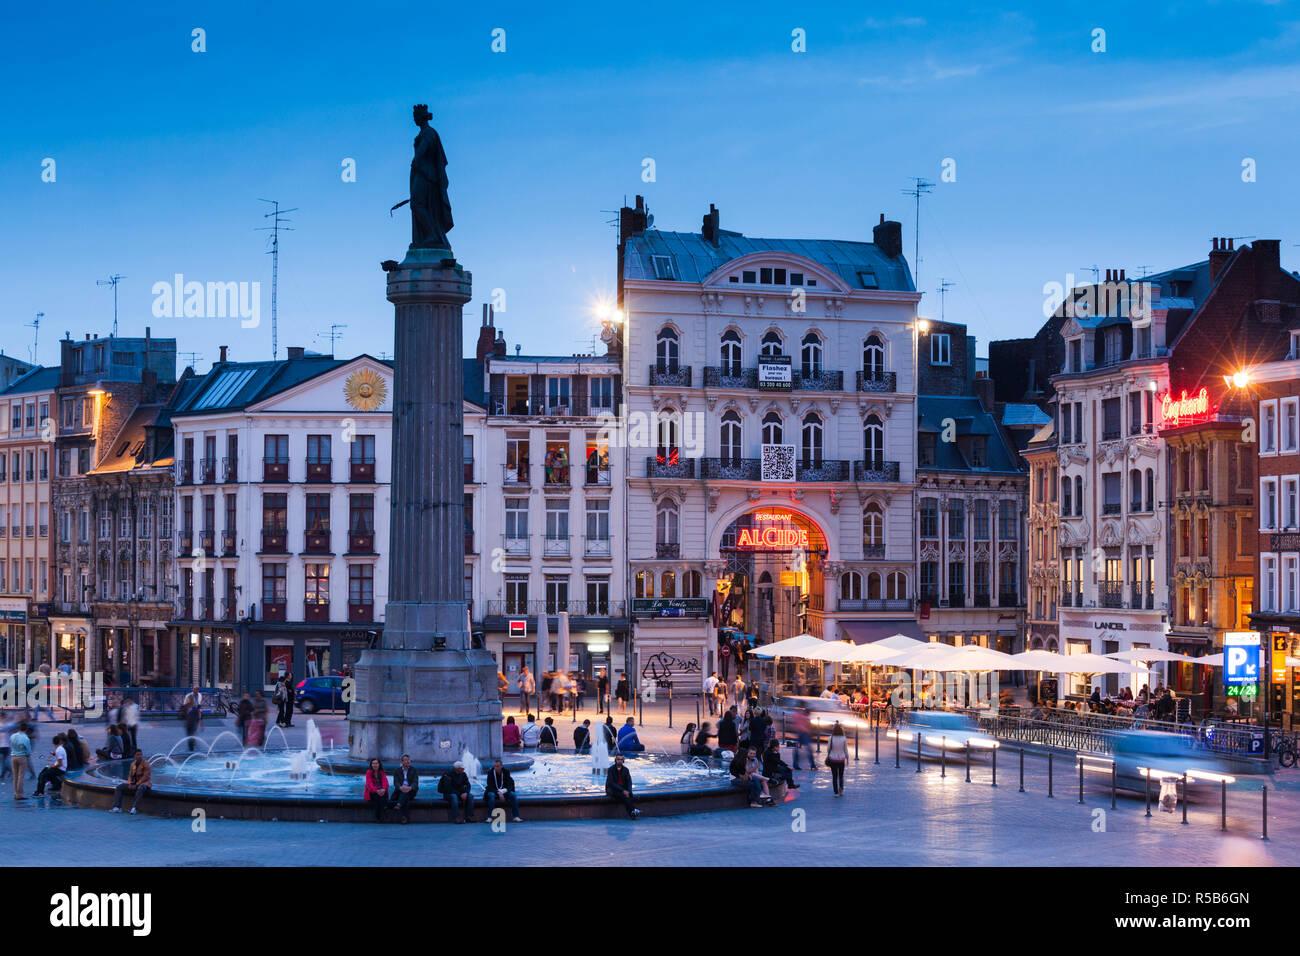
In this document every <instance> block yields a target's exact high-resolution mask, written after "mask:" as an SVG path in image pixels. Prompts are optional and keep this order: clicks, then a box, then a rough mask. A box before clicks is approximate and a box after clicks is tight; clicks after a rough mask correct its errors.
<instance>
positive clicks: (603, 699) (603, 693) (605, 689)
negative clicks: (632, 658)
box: [596, 670, 609, 714]
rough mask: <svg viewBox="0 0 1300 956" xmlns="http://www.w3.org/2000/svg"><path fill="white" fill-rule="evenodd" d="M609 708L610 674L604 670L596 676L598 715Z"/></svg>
mask: <svg viewBox="0 0 1300 956" xmlns="http://www.w3.org/2000/svg"><path fill="white" fill-rule="evenodd" d="M608 708H609V672H608V671H606V670H602V671H601V672H600V673H599V674H598V675H597V676H596V713H598V714H603V713H604V712H605V711H606V710H607V709H608Z"/></svg>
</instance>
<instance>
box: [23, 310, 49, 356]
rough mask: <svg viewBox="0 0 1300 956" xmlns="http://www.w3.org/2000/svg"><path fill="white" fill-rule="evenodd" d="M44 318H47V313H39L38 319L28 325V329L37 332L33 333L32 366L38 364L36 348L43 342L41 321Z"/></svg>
mask: <svg viewBox="0 0 1300 956" xmlns="http://www.w3.org/2000/svg"><path fill="white" fill-rule="evenodd" d="M43 318H45V313H44V312H37V313H36V318H34V319H32V321H30V322H28V323H27V327H28V328H29V329H35V330H36V331H35V332H33V333H32V351H31V359H32V364H33V365H35V364H36V346H37V345H39V344H40V341H41V319H43Z"/></svg>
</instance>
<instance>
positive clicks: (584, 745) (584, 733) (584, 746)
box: [573, 720, 591, 754]
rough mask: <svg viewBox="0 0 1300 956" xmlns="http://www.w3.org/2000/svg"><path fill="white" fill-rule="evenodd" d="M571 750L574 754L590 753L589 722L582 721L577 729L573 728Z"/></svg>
mask: <svg viewBox="0 0 1300 956" xmlns="http://www.w3.org/2000/svg"><path fill="white" fill-rule="evenodd" d="M573 750H574V753H579V754H589V753H591V721H590V720H584V721H583V722H582V723H581V724H579V725H578V726H577V727H574V728H573Z"/></svg>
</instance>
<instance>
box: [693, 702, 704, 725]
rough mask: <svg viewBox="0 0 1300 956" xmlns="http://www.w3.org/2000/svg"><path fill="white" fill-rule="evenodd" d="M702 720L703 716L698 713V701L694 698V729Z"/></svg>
mask: <svg viewBox="0 0 1300 956" xmlns="http://www.w3.org/2000/svg"><path fill="white" fill-rule="evenodd" d="M703 719H704V715H703V714H702V713H700V699H699V698H698V697H696V698H695V726H696V727H698V726H700V721H702V720H703Z"/></svg>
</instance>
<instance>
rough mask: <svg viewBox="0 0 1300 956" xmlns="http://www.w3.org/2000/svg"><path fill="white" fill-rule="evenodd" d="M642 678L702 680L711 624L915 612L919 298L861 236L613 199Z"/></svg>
mask: <svg viewBox="0 0 1300 956" xmlns="http://www.w3.org/2000/svg"><path fill="white" fill-rule="evenodd" d="M619 280H620V282H619V305H620V308H621V309H622V313H623V316H624V322H623V326H622V333H623V336H622V339H621V341H620V347H621V348H622V350H623V369H624V372H623V375H624V383H625V389H626V405H627V418H628V422H629V429H628V440H627V442H626V444H627V449H626V455H627V462H628V464H627V548H628V563H629V573H630V574H631V580H632V584H631V602H632V608H631V613H632V617H633V647H634V652H633V659H632V660H630V661H629V665H630V666H631V667H632V668H633V669H634V670H635V671H636V675H637V680H638V681H643V680H648V679H659V680H661V679H663V677H664V675H667V676H668V677H669V678H671V679H672V680H674V681H677V680H685V681H686V682H687V683H691V682H694V684H695V685H696V688H698V681H699V677H700V675H701V674H706V673H708V672H709V671H710V670H712V669H713V668H714V666H715V664H716V657H715V648H716V646H717V641H718V640H719V638H726V637H728V636H729V635H732V634H743V635H749V636H750V637H752V638H754V639H757V640H759V641H763V642H766V641H771V640H777V639H781V638H783V637H789V636H792V635H795V634H798V633H802V632H808V633H812V634H816V635H820V636H822V637H824V638H828V639H837V638H852V639H855V640H859V641H862V640H872V639H875V638H878V637H883V636H887V635H889V634H893V633H896V632H898V631H900V630H912V631H915V630H916V618H915V600H916V590H915V588H916V584H915V581H914V573H915V561H916V552H915V548H914V542H913V537H912V527H913V521H912V512H913V504H912V488H913V484H914V481H915V448H916V437H915V435H916V404H915V394H916V387H915V381H916V367H915V337H916V335H917V334H918V328H917V324H916V321H915V320H916V303H917V301H918V299H919V296H918V294H917V293H916V291H915V290H914V288H913V285H912V278H911V272H910V270H909V269H908V265H907V262H906V261H905V259H904V258H903V254H902V230H901V226H899V224H898V223H896V222H886V221H884V217H883V216H882V217H881V222H880V224H879V225H877V226H876V227H875V229H874V230H873V241H872V242H849V241H842V242H841V241H820V240H780V239H753V238H749V237H746V236H743V235H741V234H740V233H737V232H729V231H726V230H723V229H721V228H720V224H719V214H718V212H717V210H716V209H713V208H711V209H710V212H709V214H708V215H706V216H705V218H704V222H703V226H702V228H701V231H700V232H699V233H682V232H663V231H660V230H656V229H651V228H648V225H647V214H646V211H645V208H644V205H643V203H642V202H641V200H640V199H638V202H637V205H636V206H635V207H629V208H625V209H624V210H623V211H622V213H621V215H620V248H619Z"/></svg>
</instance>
